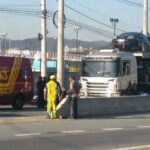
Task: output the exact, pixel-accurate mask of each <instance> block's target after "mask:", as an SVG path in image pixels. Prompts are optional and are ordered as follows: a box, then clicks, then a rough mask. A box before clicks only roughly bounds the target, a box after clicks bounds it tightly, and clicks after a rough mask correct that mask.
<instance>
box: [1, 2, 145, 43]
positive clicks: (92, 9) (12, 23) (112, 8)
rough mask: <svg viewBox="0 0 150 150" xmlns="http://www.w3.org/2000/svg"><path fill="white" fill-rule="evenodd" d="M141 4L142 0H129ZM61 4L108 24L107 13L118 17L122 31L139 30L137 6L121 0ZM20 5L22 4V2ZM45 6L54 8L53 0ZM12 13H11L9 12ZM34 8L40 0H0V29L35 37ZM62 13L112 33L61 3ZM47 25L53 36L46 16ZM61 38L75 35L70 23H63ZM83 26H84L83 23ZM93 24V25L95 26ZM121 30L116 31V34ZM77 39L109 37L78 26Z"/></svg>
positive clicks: (37, 21)
mask: <svg viewBox="0 0 150 150" xmlns="http://www.w3.org/2000/svg"><path fill="white" fill-rule="evenodd" d="M130 1H131V2H136V3H139V4H142V2H143V0H130ZM65 4H66V5H68V6H70V7H71V8H73V9H75V10H77V11H79V12H81V13H83V14H85V15H87V16H88V17H90V18H93V19H95V20H96V21H97V22H98V21H99V22H101V23H104V24H106V25H109V26H111V23H110V19H109V18H110V17H112V18H118V19H119V23H118V24H117V28H119V29H121V30H123V31H139V32H140V31H141V30H142V13H143V10H142V8H140V7H134V6H130V5H127V4H126V3H122V2H121V0H65ZM22 5H24V6H22ZM47 9H48V10H49V11H56V10H57V1H56V0H47ZM16 10H17V11H18V10H19V11H20V10H22V11H25V12H26V11H27V10H28V11H29V10H30V11H33V15H31V14H30V15H27V14H26V15H20V14H19V13H18V12H17V13H16ZM14 11H15V14H11V13H12V12H13V13H14ZM35 11H40V0H0V32H1V33H8V37H9V38H11V39H25V38H31V37H36V36H37V33H38V32H40V17H38V16H36V15H35ZM65 16H66V18H70V19H72V20H74V21H77V22H79V23H82V24H84V25H86V26H90V28H93V29H94V30H98V32H103V33H104V34H105V35H106V34H109V35H113V29H112V28H110V27H106V26H104V25H102V24H100V23H96V22H95V21H92V20H90V19H88V18H86V17H83V16H81V15H79V14H78V13H76V12H74V11H72V10H70V9H68V8H67V7H65ZM47 25H48V26H47V28H48V31H49V34H48V36H50V37H57V30H56V29H55V27H54V26H53V24H52V18H48V23H47ZM65 26H66V27H65V38H69V39H73V38H75V32H74V30H73V26H72V25H70V24H68V23H66V25H65ZM86 28H87V27H86ZM95 28H96V29H95ZM119 33H121V31H117V34H119ZM79 37H80V40H89V41H98V40H108V41H109V40H111V39H110V38H106V37H105V36H104V35H102V34H100V33H96V32H95V31H94V32H93V31H91V30H87V29H85V28H81V30H80V31H79Z"/></svg>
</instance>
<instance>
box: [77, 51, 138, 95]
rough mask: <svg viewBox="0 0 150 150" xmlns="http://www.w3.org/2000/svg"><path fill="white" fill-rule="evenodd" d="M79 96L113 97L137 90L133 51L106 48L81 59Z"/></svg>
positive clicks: (135, 63)
mask: <svg viewBox="0 0 150 150" xmlns="http://www.w3.org/2000/svg"><path fill="white" fill-rule="evenodd" d="M81 68H82V69H81V78H80V81H81V84H82V89H81V96H83V97H113V96H120V95H122V94H129V93H132V94H134V93H135V92H136V91H137V84H138V73H137V61H136V58H135V56H134V55H133V53H128V52H119V51H118V50H117V49H115V50H114V49H106V50H101V51H99V52H95V53H91V54H89V55H87V56H85V57H84V58H83V59H82V67H81Z"/></svg>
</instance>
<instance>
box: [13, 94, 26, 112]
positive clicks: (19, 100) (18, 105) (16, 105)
mask: <svg viewBox="0 0 150 150" xmlns="http://www.w3.org/2000/svg"><path fill="white" fill-rule="evenodd" d="M23 105H24V96H23V95H22V94H19V95H16V96H15V99H14V101H13V103H12V107H13V109H17V110H18V109H22V108H23Z"/></svg>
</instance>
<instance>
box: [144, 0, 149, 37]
mask: <svg viewBox="0 0 150 150" xmlns="http://www.w3.org/2000/svg"><path fill="white" fill-rule="evenodd" d="M143 2H144V4H143V34H145V35H146V36H147V35H148V0H143Z"/></svg>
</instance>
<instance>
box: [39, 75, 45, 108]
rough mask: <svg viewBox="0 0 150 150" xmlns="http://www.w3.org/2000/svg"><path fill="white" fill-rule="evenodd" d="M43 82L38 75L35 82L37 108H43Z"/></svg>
mask: <svg viewBox="0 0 150 150" xmlns="http://www.w3.org/2000/svg"><path fill="white" fill-rule="evenodd" d="M43 90H44V82H43V80H42V77H41V76H40V77H39V80H38V82H37V94H38V100H37V107H38V108H44V105H45V104H44V103H45V101H44V91H43Z"/></svg>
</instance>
